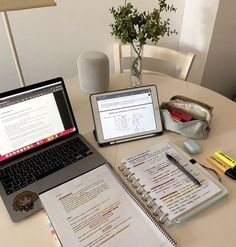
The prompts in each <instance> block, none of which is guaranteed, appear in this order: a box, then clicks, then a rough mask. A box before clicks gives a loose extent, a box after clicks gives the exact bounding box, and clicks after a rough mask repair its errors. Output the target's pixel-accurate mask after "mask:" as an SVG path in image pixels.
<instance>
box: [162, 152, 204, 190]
mask: <svg viewBox="0 0 236 247" xmlns="http://www.w3.org/2000/svg"><path fill="white" fill-rule="evenodd" d="M166 157H167V159H168V160H169V161H170V162H171V163H173V164H175V165H176V166H177V167H178V168H179V169H180V170H181V171H182V172H183V173H184V174H185V175H186V176H187V177H188V178H189V179H191V180H192V181H193V182H194V183H195V184H196V185H198V186H201V183H200V182H199V181H198V180H197V179H196V178H195V177H194V176H193V175H192V174H191V173H189V172H188V171H187V170H186V169H185V168H184V167H183V166H182V165H180V163H179V161H178V160H176V159H175V158H174V157H173V156H171V155H170V154H166Z"/></svg>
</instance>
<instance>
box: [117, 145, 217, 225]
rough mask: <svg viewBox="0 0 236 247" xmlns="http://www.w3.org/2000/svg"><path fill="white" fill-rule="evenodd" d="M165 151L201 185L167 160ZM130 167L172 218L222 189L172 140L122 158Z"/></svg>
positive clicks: (164, 211)
mask: <svg viewBox="0 0 236 247" xmlns="http://www.w3.org/2000/svg"><path fill="white" fill-rule="evenodd" d="M166 153H168V154H170V155H172V156H173V157H175V158H176V159H177V160H178V161H179V163H180V164H181V165H182V166H183V167H184V168H185V169H186V170H187V171H189V172H190V173H191V174H192V175H193V176H194V177H195V178H196V179H197V180H198V181H200V183H201V186H198V185H196V184H194V183H193V181H192V180H191V179H189V178H188V177H187V176H186V175H185V174H184V173H183V172H182V171H181V170H180V169H179V168H178V167H177V166H176V165H174V164H173V163H171V162H170V161H168V159H167V157H166ZM121 163H122V164H123V163H124V165H125V167H128V168H130V169H129V170H130V172H131V173H134V174H135V175H134V176H135V178H136V179H139V183H140V184H142V185H144V189H145V190H146V191H149V195H150V197H151V198H155V202H156V204H157V205H158V206H161V211H162V212H163V213H164V214H167V216H168V219H169V220H170V221H172V220H173V219H175V218H176V217H178V216H180V215H181V214H183V213H186V212H188V211H190V210H191V209H193V208H195V207H196V206H198V205H200V204H201V203H204V202H206V201H207V200H210V199H211V198H212V197H214V196H216V195H217V194H219V193H220V192H221V188H220V187H219V186H218V185H216V184H215V183H214V182H213V181H211V180H210V179H209V178H208V177H207V176H206V175H205V174H204V173H202V172H201V171H200V170H198V169H197V168H196V167H195V166H194V165H193V164H191V163H190V162H189V160H188V159H187V158H186V157H184V156H183V155H182V154H181V153H180V152H178V151H177V150H176V149H175V148H174V147H173V145H171V143H170V141H168V140H166V141H163V142H161V143H158V144H156V145H154V146H152V147H150V148H149V149H146V150H144V151H143V152H140V153H138V154H135V155H133V156H130V157H128V158H126V159H124V160H122V161H121Z"/></svg>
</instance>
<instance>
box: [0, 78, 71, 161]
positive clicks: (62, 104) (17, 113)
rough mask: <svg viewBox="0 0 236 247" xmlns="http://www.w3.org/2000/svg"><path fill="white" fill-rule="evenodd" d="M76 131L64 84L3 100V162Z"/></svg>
mask: <svg viewBox="0 0 236 247" xmlns="http://www.w3.org/2000/svg"><path fill="white" fill-rule="evenodd" d="M75 130H76V128H75V125H74V123H73V119H72V117H71V116H70V111H69V109H68V105H67V101H66V100H65V92H64V90H63V86H62V84H61V82H57V83H54V84H51V85H48V86H42V87H40V88H35V89H32V90H28V91H25V92H21V93H18V94H15V95H13V96H8V97H5V98H2V99H1V101H0V140H1V141H0V161H2V160H6V159H8V158H11V157H13V156H16V155H18V154H20V153H22V152H25V151H28V150H30V149H33V148H35V147H38V146H40V145H43V144H45V143H47V142H49V141H51V140H54V139H57V138H59V137H61V136H64V135H67V134H69V133H72V132H74V131H75Z"/></svg>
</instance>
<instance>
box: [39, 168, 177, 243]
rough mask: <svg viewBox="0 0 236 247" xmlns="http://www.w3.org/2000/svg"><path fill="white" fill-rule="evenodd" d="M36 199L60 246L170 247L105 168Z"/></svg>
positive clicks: (97, 169)
mask: <svg viewBox="0 0 236 247" xmlns="http://www.w3.org/2000/svg"><path fill="white" fill-rule="evenodd" d="M40 199H41V201H42V203H43V205H44V207H45V209H46V211H47V213H48V215H49V217H50V220H51V222H52V224H53V226H54V228H55V230H56V232H57V234H58V236H59V238H60V241H61V242H62V245H63V246H64V247H78V246H104V247H120V246H122V247H130V246H134V245H135V246H136V247H139V246H140V247H143V246H149V247H158V246H160V247H168V246H172V245H171V243H170V242H169V241H168V240H167V238H166V237H165V236H164V235H163V234H162V232H161V231H160V230H159V228H158V227H157V226H156V225H155V224H154V223H153V222H152V221H151V220H150V218H148V216H147V215H146V214H145V213H144V211H143V210H142V209H141V208H140V207H139V206H138V205H137V203H136V202H135V201H134V200H133V199H132V198H131V197H130V195H129V194H128V193H127V192H126V190H125V189H124V188H123V187H122V185H121V184H120V183H119V182H118V181H117V180H116V178H115V177H114V176H113V175H112V173H111V171H110V170H109V168H108V167H107V166H106V165H103V166H101V167H98V168H96V169H95V170H92V171H90V172H88V173H86V174H84V175H82V176H79V177H77V178H75V179H73V180H71V181H69V182H67V183H65V184H63V185H60V186H58V187H56V188H54V189H52V190H50V191H47V192H45V193H43V194H42V195H40ZM140 233H141V234H140Z"/></svg>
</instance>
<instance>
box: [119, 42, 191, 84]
mask: <svg viewBox="0 0 236 247" xmlns="http://www.w3.org/2000/svg"><path fill="white" fill-rule="evenodd" d="M130 49H131V46H130V45H121V44H120V43H115V44H114V66H115V73H122V72H123V69H122V64H121V58H126V57H130ZM143 57H146V58H154V59H158V60H162V61H165V62H168V63H171V64H174V65H176V66H178V69H179V70H180V72H179V76H178V78H179V79H181V80H186V79H187V76H188V73H189V70H190V68H191V65H192V63H193V59H194V57H195V54H193V53H191V52H188V53H187V54H185V53H183V52H179V51H176V50H172V49H169V48H165V47H161V46H155V45H144V47H143ZM145 72H153V71H151V70H145Z"/></svg>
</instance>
